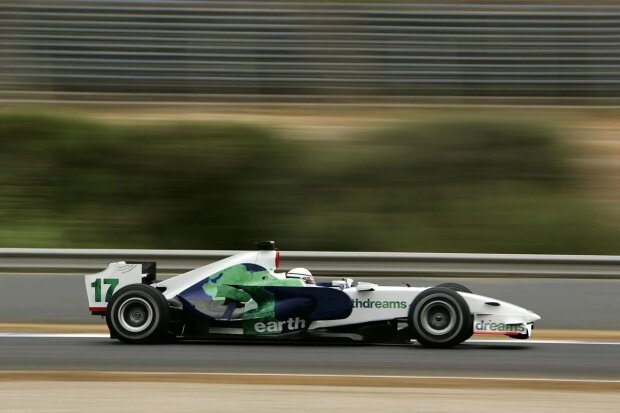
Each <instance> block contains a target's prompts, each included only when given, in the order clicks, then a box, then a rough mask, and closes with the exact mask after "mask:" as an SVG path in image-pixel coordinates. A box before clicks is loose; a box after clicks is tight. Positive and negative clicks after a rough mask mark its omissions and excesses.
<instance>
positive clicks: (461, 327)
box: [408, 287, 473, 348]
mask: <svg viewBox="0 0 620 413" xmlns="http://www.w3.org/2000/svg"><path fill="white" fill-rule="evenodd" d="M408 322H409V327H410V328H411V330H412V332H413V334H414V338H415V339H416V340H418V342H420V344H422V345H423V346H425V347H434V348H447V347H453V346H455V345H457V344H460V343H462V342H463V341H465V340H467V339H468V338H469V337H470V336H471V332H472V331H473V327H472V318H471V312H470V311H469V306H468V305H467V302H465V299H463V297H461V295H460V294H459V293H457V292H456V291H454V290H452V289H450V288H446V287H432V288H428V289H426V290H424V291H422V292H421V293H420V294H418V296H417V297H416V298H415V299H414V300H413V302H412V303H411V306H410V308H409V316H408Z"/></svg>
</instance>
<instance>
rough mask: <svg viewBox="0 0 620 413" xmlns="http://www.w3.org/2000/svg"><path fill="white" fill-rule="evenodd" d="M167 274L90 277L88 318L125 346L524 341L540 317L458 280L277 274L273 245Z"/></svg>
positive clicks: (116, 270) (126, 267)
mask: <svg viewBox="0 0 620 413" xmlns="http://www.w3.org/2000/svg"><path fill="white" fill-rule="evenodd" d="M257 245H258V247H259V249H258V251H253V252H243V253H239V254H236V255H233V256H231V257H228V258H225V259H223V260H220V261H217V262H214V263H212V264H209V265H205V266H203V267H200V268H197V269H195V270H192V271H189V272H186V273H184V274H180V275H177V276H175V277H172V278H169V279H167V280H165V281H159V282H158V281H156V280H155V263H153V262H140V263H136V262H124V261H122V262H116V263H112V264H109V265H108V267H107V268H106V269H105V270H104V271H102V272H100V273H97V274H92V275H87V276H86V292H87V294H88V303H89V309H90V311H91V312H92V314H96V315H103V316H105V317H106V321H107V324H108V327H109V329H110V336H111V337H112V338H116V339H119V340H121V341H123V342H125V343H156V342H162V341H166V340H170V339H178V340H182V339H223V340H226V339H239V338H242V337H248V338H252V339H259V338H270V339H288V340H303V339H309V338H311V337H341V338H342V337H345V338H348V339H353V340H360V341H370V342H386V343H387V342H405V343H409V342H412V340H416V341H417V342H419V343H421V344H422V345H424V346H428V347H452V346H455V345H457V344H460V343H462V342H464V341H465V340H467V339H468V338H469V337H471V336H472V335H473V334H500V335H507V336H510V337H513V338H517V339H527V338H529V337H530V335H531V333H532V327H533V323H534V322H535V321H537V320H540V317H539V316H538V315H537V314H535V313H533V312H531V311H529V310H526V309H524V308H521V307H518V306H516V305H514V304H510V303H507V302H504V301H500V300H496V299H494V298H490V297H484V296H481V295H477V294H473V293H472V292H471V291H469V290H468V289H467V288H465V287H463V286H461V285H459V284H452V283H450V284H441V285H438V286H436V287H408V286H403V287H394V286H379V285H376V284H372V283H367V282H359V283H357V284H356V285H354V283H353V280H351V279H343V280H338V281H332V282H330V283H320V284H316V283H315V282H314V279H313V277H312V274H311V273H310V272H309V271H308V270H306V269H304V268H295V269H293V270H291V271H288V272H286V273H285V272H276V269H277V268H278V266H279V264H280V253H279V251H277V250H276V249H275V246H274V243H273V242H272V241H265V242H259V243H257Z"/></svg>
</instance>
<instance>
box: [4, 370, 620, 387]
mask: <svg viewBox="0 0 620 413" xmlns="http://www.w3.org/2000/svg"><path fill="white" fill-rule="evenodd" d="M20 373H26V374H28V373H33V374H35V375H38V374H42V375H45V374H48V373H49V374H55V373H60V374H63V373H69V374H77V375H79V374H84V373H86V374H89V373H96V374H98V375H100V376H112V377H113V376H125V377H131V376H137V377H149V376H151V377H166V376H170V377H175V376H180V375H182V376H193V377H306V378H336V379H410V380H463V381H472V382H476V381H493V382H497V381H505V382H523V383H525V382H539V383H594V384H620V380H614V379H561V378H544V377H489V376H407V375H381V374H317V373H309V374H306V373H235V372H228V373H227V372H192V371H189V372H185V371H179V372H174V371H161V372H159V371H149V372H139V371H99V370H95V371H93V370H84V371H82V370H79V371H77V370H66V371H65V370H62V371H58V370H34V371H30V370H0V374H20Z"/></svg>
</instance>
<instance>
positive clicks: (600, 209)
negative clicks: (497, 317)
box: [0, 0, 620, 254]
mask: <svg viewBox="0 0 620 413" xmlns="http://www.w3.org/2000/svg"><path fill="white" fill-rule="evenodd" d="M619 45H620V4H619V3H617V2H613V1H604V0H594V1H579V0H576V1H542V2H540V1H536V2H534V1H529V2H519V1H515V2H506V1H500V0H490V1H481V0H476V1H473V0H471V1H452V2H444V1H439V2H427V3H424V2H416V1H411V2H400V3H392V2H384V1H380V0H373V1H371V0H357V1H355V0H352V1H340V2H331V1H330V2H327V1H303V0H299V1H292V0H289V1H279V2H270V1H237V0H228V1H172V0H165V1H157V0H140V1H101V0H71V1H62V0H22V1H19V2H11V1H4V0H1V1H0V172H1V173H0V246H1V247H55V248H66V247H85V248H90V247H92V248H95V247H99V248H103V247H111V248H188V249H247V248H251V247H252V244H251V242H253V241H255V240H259V239H275V240H277V243H278V245H279V246H280V248H282V249H285V250H286V249H288V250H372V251H433V252H498V253H561V254H617V251H618V247H619V246H620V241H619V237H618V235H620V225H619V224H618V218H620V211H618V208H617V207H616V205H617V202H618V201H619V200H620V188H619V187H618V184H617V183H618V182H619V181H620V164H619V163H618V162H617V159H618V156H619V155H620V144H619V139H618V138H619V137H620V134H619V133H620V117H618V114H619V113H620V111H619V110H618V106H617V105H618V104H619V102H620V70H619V69H620V48H619V47H618V46H619Z"/></svg>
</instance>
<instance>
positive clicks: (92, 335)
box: [0, 333, 620, 346]
mask: <svg viewBox="0 0 620 413" xmlns="http://www.w3.org/2000/svg"><path fill="white" fill-rule="evenodd" d="M0 338H110V335H109V334H102V333H0ZM466 344H512V345H515V344H571V345H588V346H592V345H596V346H620V342H615V341H586V340H513V341H508V340H468V341H467V342H466Z"/></svg>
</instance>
